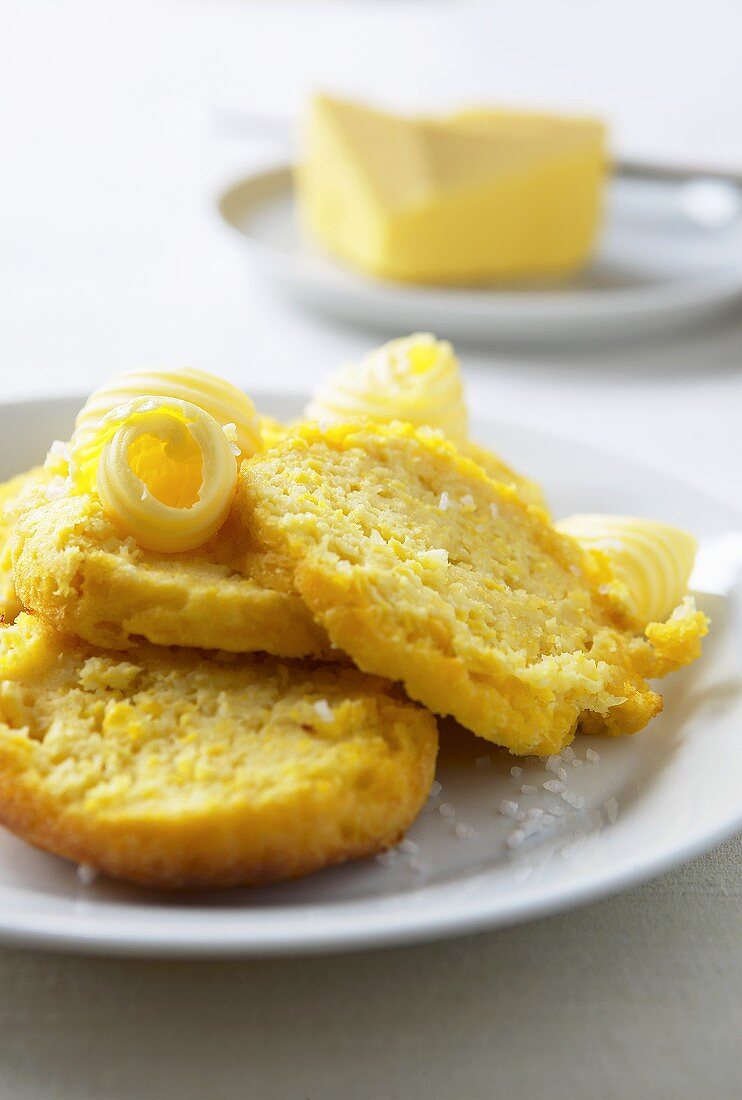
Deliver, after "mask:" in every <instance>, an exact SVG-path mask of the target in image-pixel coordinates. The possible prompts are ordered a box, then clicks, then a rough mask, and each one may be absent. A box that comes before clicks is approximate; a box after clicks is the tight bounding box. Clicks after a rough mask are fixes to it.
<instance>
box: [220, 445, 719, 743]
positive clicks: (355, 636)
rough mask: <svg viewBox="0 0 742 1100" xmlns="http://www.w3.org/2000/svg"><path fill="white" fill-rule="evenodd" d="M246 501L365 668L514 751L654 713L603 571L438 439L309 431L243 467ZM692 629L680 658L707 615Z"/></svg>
mask: <svg viewBox="0 0 742 1100" xmlns="http://www.w3.org/2000/svg"><path fill="white" fill-rule="evenodd" d="M238 499H239V500H240V501H241V509H242V512H243V514H249V515H251V516H252V522H253V524H254V529H255V532H256V534H257V537H258V538H259V539H260V540H262V542H263V544H264V545H265V546H266V547H268V548H270V550H271V551H273V552H274V553H276V554H279V555H283V556H284V558H285V559H286V561H287V563H291V564H292V565H293V569H294V579H295V583H296V587H297V589H298V591H299V592H300V593H301V595H302V596H303V598H304V599H305V600H306V602H307V604H308V605H309V607H310V608H311V609H312V611H313V612H314V613H315V615H316V616H317V617H318V618H319V620H320V622H321V623H322V624H323V626H324V627H325V628H326V630H327V632H328V634H329V636H330V638H331V640H332V641H333V642H334V643H335V644H336V645H337V646H338V647H340V648H341V649H342V650H344V651H345V652H346V653H347V654H349V655H350V656H351V657H352V659H353V660H354V662H355V663H356V664H357V665H358V667H359V668H361V669H364V670H365V671H368V672H375V673H378V674H380V675H385V676H388V677H390V678H394V679H398V680H401V681H402V682H403V683H404V685H405V688H406V690H407V692H408V694H409V695H410V697H411V698H413V699H417V700H419V701H420V702H422V703H424V704H425V705H426V706H428V707H429V708H430V709H431V710H433V711H434V712H435V713H437V714H451V715H453V716H454V717H455V718H457V719H458V721H459V722H460V723H461V724H462V725H464V726H466V727H467V728H468V729H471V730H473V731H474V732H475V733H478V734H479V735H481V736H482V737H485V738H487V739H488V740H491V741H494V742H496V743H497V744H501V745H504V746H505V747H507V748H508V749H510V751H511V752H514V753H540V754H545V753H550V752H556V751H558V750H559V749H560V748H562V747H563V746H564V745H565V744H567V743H568V742H569V741H570V740H571V739H572V737H573V736H574V732H575V729H576V726H577V724H578V722H579V721H580V719H581V718H582V717H583V716H587V715H598V716H599V719H600V721H601V722H602V723H603V724H604V725H605V726H606V728H608V729H609V730H610V731H611V732H614V733H619V732H626V733H629V732H634V731H635V730H637V729H639V728H641V727H642V726H643V725H646V723H647V722H648V721H649V720H650V719H651V718H652V717H653V715H655V714H656V713H657V712H658V711H659V710H660V709H661V706H662V700H661V698H660V696H659V695H657V694H656V693H655V692H654V691H652V690H651V688H650V687H649V685H648V684H647V683H646V682H645V679H644V676H643V670H646V669H648V668H649V666H650V664H651V661H650V659H649V656H648V653H647V652H644V653H643V655H640V654H639V653H638V652H636V651H635V649H634V645H635V637H634V634H633V633H632V632H631V630H630V629H629V627H628V624H627V622H626V621H625V620H622V618H621V614H620V611H619V609H618V608H617V607H616V606H615V605H614V606H612V605H611V603H610V599H609V596H608V595H606V596H605V597H604V596H603V595H602V593H601V589H602V587H603V586H604V583H605V581H606V580H609V579H610V577H606V575H605V573H604V570H605V568H606V562H605V560H604V559H601V558H600V556H595V557H593V556H591V555H589V554H586V553H584V552H583V551H582V550H581V549H580V548H579V546H578V545H577V543H576V542H574V541H573V540H572V539H570V538H568V537H565V536H563V535H560V534H559V533H558V532H557V531H555V530H554V528H553V527H552V526H551V524H550V523H549V522H548V519H547V517H546V515H545V513H544V512H543V511H542V510H541V509H539V508H536V507H533V506H529V505H528V504H526V503H525V502H524V501H523V500H522V499H521V497H520V496H519V494H518V492H517V490H516V489H515V488H514V487H512V486H508V485H506V484H504V483H502V482H499V481H494V480H492V479H491V478H489V477H487V475H486V474H485V472H484V470H483V469H482V468H481V466H480V465H478V464H476V463H475V462H474V461H472V460H470V459H467V458H466V457H463V456H461V455H460V454H459V453H458V452H457V451H456V449H455V448H454V447H453V446H452V445H451V444H449V443H447V442H446V441H445V440H442V439H441V438H440V437H436V436H435V435H433V434H430V433H426V432H424V431H417V430H415V429H413V428H412V427H411V426H410V425H403V424H396V425H391V426H385V427H381V426H378V425H373V426H372V425H370V424H368V423H365V424H361V423H358V424H355V425H352V424H348V425H338V426H335V427H329V428H325V429H322V428H320V427H319V426H318V425H311V424H308V425H303V426H301V427H299V428H297V429H296V431H295V432H293V433H292V434H291V435H290V436H288V437H287V438H286V440H285V441H284V442H283V443H281V444H279V445H277V446H276V447H274V448H273V449H272V450H271V451H269V452H267V453H264V454H260V455H256V456H254V457H253V458H252V459H251V460H250V461H249V462H247V463H244V464H243V466H242V470H241V477H240V485H239V487H238ZM667 629H668V630H669V631H670V632H671V634H674V635H675V636H676V637H678V635H679V631H678V629H676V628H675V627H673V626H672V625H670V624H668V627H667ZM683 629H684V630H686V636H685V637H684V639H683V640H682V642H679V644H678V646H677V647H676V649H675V652H674V658H675V659H676V663H678V662H679V663H683V661H684V660H688V659H692V657H693V656H694V655H695V654H696V653H697V649H698V638H699V637H700V636H701V635H702V634H703V633H704V632H705V619H704V617H703V616H701V615H700V614H697V613H696V617H695V618H693V619H692V620H691V621H690V627H689V628H688V627H687V626H686V627H684V628H683ZM663 644H664V647H665V650H666V651H669V649H672V645H671V644H670V640H669V639H668V638H665V639H664V642H663ZM645 646H646V648H647V649H648V650H649V652H651V650H652V647H651V643H650V642H649V641H647V640H646V639H645Z"/></svg>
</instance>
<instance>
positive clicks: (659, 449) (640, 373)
mask: <svg viewBox="0 0 742 1100" xmlns="http://www.w3.org/2000/svg"><path fill="white" fill-rule="evenodd" d="M679 9H682V10H679ZM741 40H742V8H740V6H739V4H737V3H735V0H706V2H705V3H704V4H703V6H702V7H700V6H697V5H678V4H677V3H665V2H658V3H655V4H653V5H649V4H647V3H646V2H637V0H624V2H622V3H619V2H618V0H610V2H605V3H602V4H593V5H589V4H587V3H582V2H579V0H574V2H564V0H521V2H520V3H519V4H518V5H509V4H506V3H491V4H482V5H480V4H473V3H465V2H462V3H442V2H436V0H428V2H426V3H423V0H417V2H413V0H409V2H405V3H401V2H397V3H392V2H391V0H377V2H376V3H370V2H369V3H359V2H354V3H351V2H350V0H346V2H345V3H325V4H319V5H318V4H310V3H294V4H289V3H270V4H268V3H253V4H246V3H236V2H234V3H221V2H217V3H205V2H199V3H180V4H175V3H162V2H159V0H158V2H156V3H147V4H145V3H140V2H130V3H127V4H124V3H118V4H100V3H97V4H94V3H90V4H84V3H79V2H78V0H72V2H70V3H66V4H64V5H61V4H52V3H45V2H35V3H33V4H30V3H23V2H20V0H15V2H11V3H4V4H0V42H2V45H1V46H0V50H1V52H2V63H1V64H0V149H2V151H3V157H2V169H1V170H0V400H3V399H12V398H19V397H23V396H33V395H39V394H47V393H50V392H60V393H61V392H78V391H83V390H85V389H88V388H90V387H91V386H92V385H93V384H95V383H97V382H99V381H100V380H102V379H103V378H105V377H106V376H108V375H110V374H112V373H114V372H115V371H117V370H120V369H122V368H124V367H128V366H133V365H137V364H153V363H161V364H168V365H176V364H178V363H189V364H191V365H194V366H200V367H204V368H206V369H211V370H215V371H218V372H222V373H225V374H228V375H231V376H232V377H233V378H235V379H236V380H237V381H240V382H242V383H243V384H244V385H245V386H246V387H247V388H248V389H249V388H250V387H251V386H252V387H256V386H272V387H278V388H286V389H293V388H296V387H310V386H311V385H312V384H313V383H314V381H315V380H316V379H317V378H318V376H319V375H320V374H321V373H322V372H323V371H325V370H328V369H331V368H332V367H334V366H335V365H337V364H338V363H339V362H342V361H345V360H346V359H348V358H351V357H354V356H356V355H357V354H358V353H359V352H362V351H363V350H365V349H366V348H367V347H368V346H370V345H372V344H374V343H376V342H379V341H380V340H381V339H384V338H388V337H390V336H393V335H397V334H396V333H391V332H389V333H373V332H360V331H354V330H352V329H349V328H341V327H335V326H333V325H331V324H330V323H329V322H327V321H325V320H323V319H320V318H317V317H314V316H311V315H309V314H298V313H296V312H295V311H294V310H292V309H291V308H290V307H289V306H288V305H287V304H286V303H284V302H282V301H281V300H279V299H277V298H276V297H274V296H273V295H272V294H271V293H270V291H269V289H268V288H266V287H263V286H261V285H259V284H258V283H257V282H256V281H255V280H254V279H253V278H251V277H250V276H249V275H248V274H247V272H246V271H245V269H244V268H243V263H242V259H241V257H240V255H239V253H238V251H237V249H236V248H234V246H233V245H232V243H231V242H230V240H229V239H228V237H227V236H226V234H225V232H224V231H223V230H221V228H220V226H219V225H218V223H217V221H216V218H215V215H214V214H213V210H212V206H211V202H212V197H213V194H214V192H215V189H216V188H218V187H219V185H220V184H222V183H224V182H227V181H229V180H230V179H231V178H233V177H234V176H235V175H238V174H239V173H240V172H241V171H243V170H245V169H247V168H249V167H252V166H255V165H260V164H268V163H271V162H272V161H275V160H279V159H281V157H282V155H283V153H284V151H283V150H282V149H281V147H280V146H279V145H276V144H275V143H273V141H272V140H268V139H266V138H264V137H263V138H260V139H259V140H258V139H255V138H253V139H251V140H246V139H245V137H244V136H238V135H236V134H235V133H233V132H229V131H225V130H223V129H222V130H220V129H219V128H218V127H215V126H214V124H213V117H214V116H213V108H219V109H221V110H222V111H225V110H226V111H240V110H249V111H257V112H263V113H270V114H276V115H287V114H290V113H291V112H292V111H294V110H295V109H296V107H297V106H298V104H299V103H300V102H301V99H302V97H303V95H304V94H305V92H306V90H307V89H308V88H310V87H313V86H317V85H319V86H323V87H329V88H334V89H338V90H343V91H348V92H354V93H361V94H368V95H369V96H371V97H375V98H379V99H383V100H386V101H390V102H397V103H399V104H401V105H406V106H420V105H425V106H446V105H455V104H456V103H457V102H460V101H461V100H464V99H469V100H474V99H479V100H487V99H489V100H494V99H504V100H508V101H510V102H514V103H523V104H527V103H532V104H536V105H538V104H542V103H552V104H554V105H560V106H563V107H565V108H583V109H589V110H597V111H600V112H602V113H603V114H605V115H606V116H607V117H608V118H609V119H610V120H611V122H612V125H613V130H614V134H615V141H616V146H617V148H618V149H619V151H621V152H623V153H626V154H634V155H643V156H652V157H654V158H664V159H673V158H677V159H683V160H698V161H702V160H705V161H712V160H713V161H715V162H717V163H719V164H725V165H728V166H732V167H737V168H742V137H740V133H741V131H740V126H739V104H740V102H742V71H741V69H740V66H739V42H740V41H741ZM440 335H443V336H444V335H445V333H441V334H440ZM459 351H460V353H461V356H462V359H463V363H464V366H465V369H466V374H467V380H468V386H469V392H470V397H471V400H472V403H473V404H475V405H476V407H477V409H478V411H479V412H480V413H483V414H486V413H487V412H491V413H492V414H494V415H497V416H504V417H507V418H510V419H512V420H516V421H519V422H521V423H524V424H528V425H532V426H536V427H539V426H541V427H547V428H548V429H549V430H551V431H556V432H558V433H564V434H566V435H574V436H579V437H581V438H583V439H585V440H587V441H588V442H593V443H599V444H600V445H602V446H604V447H607V448H612V449H616V450H624V449H625V448H626V447H627V446H631V447H632V448H636V446H637V444H638V445H639V447H640V449H641V452H642V454H643V456H644V458H645V460H646V461H647V462H648V463H651V464H654V465H657V466H660V467H663V468H666V469H671V470H674V471H675V472H677V473H679V474H680V475H681V476H684V477H686V478H688V479H690V480H692V481H695V482H697V483H699V484H701V485H703V486H705V487H707V488H711V489H712V490H713V491H715V492H717V493H719V494H721V495H722V496H724V497H726V498H727V499H729V500H732V501H734V502H736V503H737V504H739V505H742V477H741V475H740V470H741V469H742V432H741V431H740V428H739V422H740V417H741V414H742V307H740V309H738V310H737V311H736V312H733V313H731V314H730V315H728V316H727V317H725V318H724V319H723V320H721V321H719V322H717V323H715V324H714V325H713V326H711V327H707V328H705V329H703V330H699V331H694V332H692V333H689V334H685V335H684V336H683V337H682V338H680V337H676V338H673V339H665V340H658V341H655V342H653V343H652V344H650V345H647V344H642V345H636V346H630V345H623V346H621V347H613V348H600V349H596V348H595V347H585V348H582V349H580V350H579V351H569V352H566V351H563V352H560V353H559V354H551V353H549V352H546V351H539V352H534V353H531V354H524V353H523V352H517V353H516V352H515V351H510V350H508V349H506V348H499V349H488V350H484V349H482V348H474V347H471V348H466V347H460V348H459ZM741 857H742V844H741V842H740V840H739V838H738V839H737V840H736V841H730V842H729V843H727V844H726V845H724V846H722V847H721V848H719V849H718V850H717V851H715V852H712V853H710V854H709V855H707V856H706V857H704V858H702V859H699V860H696V861H695V862H694V863H692V864H690V865H688V866H686V867H684V868H682V869H680V870H678V871H676V872H674V873H672V874H669V875H666V876H664V877H663V878H661V879H659V880H657V881H655V882H653V883H650V884H647V885H646V886H644V887H641V888H640V889H637V890H633V891H630V892H628V893H625V894H623V895H621V896H619V897H616V898H613V899H609V900H606V901H604V902H601V903H599V904H596V905H592V906H590V907H588V908H584V909H581V910H579V911H576V912H573V913H571V914H566V915H564V916H559V917H554V918H551V919H549V920H545V921H541V922H538V923H536V924H531V925H527V926H523V927H520V928H514V929H511V930H506V931H504V932H498V933H493V934H489V935H480V936H477V937H475V938H471V939H464V940H460V941H455V942H450V943H443V944H440V945H428V946H423V947H419V948H408V949H404V950H402V949H400V950H394V951H388V952H385V953H376V954H368V955H355V956H344V957H338V958H332V959H311V960H304V961H286V960H283V961H278V962H245V963H237V964H233V963H202V964H198V963H174V962H169V963H155V962H151V961H150V962H135V961H130V960H128V961H107V960H94V959H77V958H62V957H54V956H50V955H44V954H41V953H29V952H12V951H0V1097H2V1098H3V1100H5V1097H9V1098H11V1097H12V1098H13V1100H15V1098H16V1097H19V1098H20V1097H44V1098H46V1097H55V1098H56V1097H64V1098H68V1097H69V1098H75V1100H83V1098H87V1097H95V1098H121V1100H124V1098H126V1100H129V1098H140V1097H141V1098H150V1097H157V1098H159V1097H170V1096H179V1097H182V1098H184V1100H185V1098H189V1097H202V1096H204V1095H209V1096H212V1097H214V1098H221V1097H228V1098H231V1097H242V1096H256V1097H265V1098H271V1097H280V1098H284V1097H291V1098H293V1097H311V1098H313V1100H315V1098H319V1097H335V1096H338V1097H362V1098H365V1097H373V1098H377V1097H383V1098H386V1097H390V1098H392V1097H393V1098H396V1097H399V1098H407V1097H417V1096H420V1097H441V1098H448V1097H453V1096H461V1097H465V1098H470V1097H471V1098H478V1097H493V1096H497V1097H499V1096H503V1097H505V1096H507V1097H511V1096H516V1097H524V1098H526V1100H528V1098H530V1097H537V1096H547V1095H548V1096H552V1097H557V1098H561V1097H570V1098H572V1097H576V1098H582V1097H585V1098H593V1097H595V1096H602V1097H607V1098H613V1097H616V1098H624V1097H632V1098H633V1097H637V1098H644V1097H647V1098H650V1097H652V1098H653V1097H663V1098H664V1097H668V1098H670V1097H672V1098H673V1100H675V1098H685V1097H687V1098H689V1100H691V1098H695V1097H698V1096H704V1097H714V1098H717V1097H718V1098H727V1097H729V1098H731V1097H735V1096H737V1095H739V1094H740V1080H741V1079H742V1063H741V1061H740V1056H739V1053H738V1046H739V1044H738V1038H739V1034H740V1028H741V1025H742V1010H741V1003H740V988H742V942H741V938H740V923H741V922H740V917H741V916H742V903H741V892H742V891H741V889H740V874H739V869H740V863H741V862H742V860H741Z"/></svg>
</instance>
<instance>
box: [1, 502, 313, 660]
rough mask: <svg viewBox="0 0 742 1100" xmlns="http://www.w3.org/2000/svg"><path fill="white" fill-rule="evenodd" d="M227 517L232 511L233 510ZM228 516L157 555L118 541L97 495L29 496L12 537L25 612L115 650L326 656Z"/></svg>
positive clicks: (275, 570)
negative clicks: (185, 546)
mask: <svg viewBox="0 0 742 1100" xmlns="http://www.w3.org/2000/svg"><path fill="white" fill-rule="evenodd" d="M233 511H234V510H233ZM237 522H238V517H235V516H234V515H230V517H228V519H227V521H226V523H225V524H224V526H223V527H222V528H221V530H220V531H219V532H217V534H216V535H215V536H214V538H212V539H211V540H210V541H209V542H207V543H206V544H204V546H202V547H199V548H198V549H197V550H193V551H189V552H187V553H178V554H158V553H155V552H154V551H147V550H143V549H142V548H141V547H139V546H138V545H137V544H136V543H135V542H134V540H133V539H131V538H126V537H124V536H123V535H121V534H120V533H119V531H118V530H117V529H116V527H115V526H114V524H113V523H112V522H111V521H110V520H109V519H108V517H107V516H106V514H105V512H104V511H103V508H102V506H101V504H100V502H99V500H98V499H97V497H94V496H91V495H89V494H70V493H68V492H65V493H63V495H60V496H58V497H56V498H54V499H51V500H50V499H49V498H48V497H47V495H46V493H45V492H40V493H36V494H34V495H31V496H30V497H29V499H28V501H27V503H26V507H25V508H24V510H22V511H21V513H20V514H19V516H18V520H17V522H16V525H15V529H14V531H13V533H12V537H11V540H10V542H11V553H12V560H13V571H14V578H15V588H16V590H17V592H18V595H19V597H20V599H21V600H22V602H23V605H24V606H25V607H26V608H28V609H30V610H32V611H34V612H36V613H37V614H38V615H41V616H42V617H43V618H44V619H45V620H46V621H47V622H48V623H50V624H51V625H52V626H54V627H55V628H56V629H57V630H60V631H62V632H64V633H68V634H75V635H77V636H78V637H80V638H83V639H85V640H86V641H88V642H91V643H92V644H94V645H100V646H104V647H108V648H113V649H125V648H127V647H128V646H131V645H133V644H135V643H136V641H137V640H138V639H139V638H145V639H146V640H147V641H149V642H152V643H153V644H155V645H181V646H194V647H198V648H203V649H225V650H229V651H232V652H252V651H258V650H261V651H265V652H267V653H273V654H275V655H278V656H281V657H304V656H322V655H325V656H329V655H330V647H329V643H328V640H327V637H326V635H325V633H324V631H323V630H322V628H321V627H320V626H319V625H318V624H317V623H316V622H315V621H314V619H313V617H312V615H311V613H310V612H309V611H308V609H307V607H306V605H305V604H304V602H303V601H302V600H301V598H300V597H299V596H298V595H297V593H296V592H295V590H294V589H293V579H292V577H291V575H290V573H289V572H287V571H286V570H285V568H283V567H282V565H281V563H280V562H279V561H278V560H277V559H276V558H275V556H274V555H270V554H260V553H257V554H254V553H251V551H250V548H249V547H246V546H245V545H244V544H243V541H242V539H241V538H239V539H238V538H237V536H236V525H237Z"/></svg>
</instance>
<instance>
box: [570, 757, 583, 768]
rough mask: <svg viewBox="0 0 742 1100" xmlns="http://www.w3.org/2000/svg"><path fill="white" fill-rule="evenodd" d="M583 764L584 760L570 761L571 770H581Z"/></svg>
mask: <svg viewBox="0 0 742 1100" xmlns="http://www.w3.org/2000/svg"><path fill="white" fill-rule="evenodd" d="M584 763H585V761H584V760H580V758H579V757H575V759H574V760H573V761H572V767H573V768H581V767H582V765H583V764H584Z"/></svg>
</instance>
